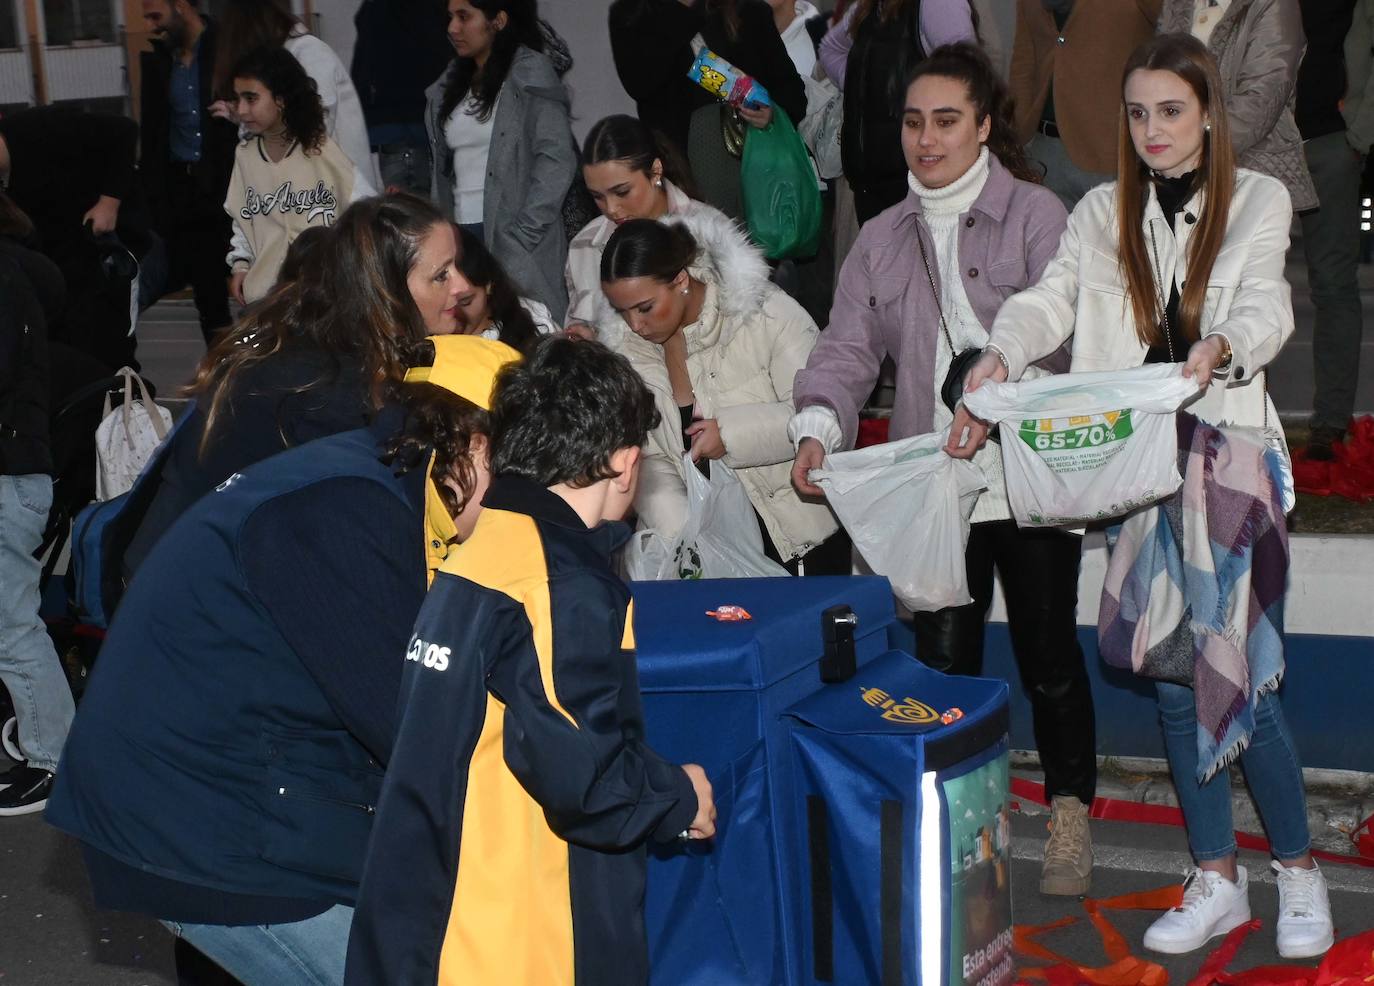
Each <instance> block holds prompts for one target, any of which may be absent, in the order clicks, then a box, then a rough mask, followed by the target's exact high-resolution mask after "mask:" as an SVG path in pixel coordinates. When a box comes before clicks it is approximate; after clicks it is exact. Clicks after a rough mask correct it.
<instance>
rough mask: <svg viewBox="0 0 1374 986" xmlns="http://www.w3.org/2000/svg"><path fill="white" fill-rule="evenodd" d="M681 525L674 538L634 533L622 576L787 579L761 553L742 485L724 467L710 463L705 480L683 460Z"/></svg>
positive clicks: (782, 570)
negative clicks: (684, 483)
mask: <svg viewBox="0 0 1374 986" xmlns="http://www.w3.org/2000/svg"><path fill="white" fill-rule="evenodd" d="M683 468H684V470H685V471H686V480H687V520H686V522H685V523H684V524H683V525H682V530H681V531H680V532H679V533H678V536H677V537H676V538H667V537H664V536H663V535H662V534H660V533H659V532H658V531H655V530H653V529H648V530H642V531H636V532H635V534H634V537H632V538H631V539H630V542H629V544H627V545H626V546H625V549H624V555H623V564H624V567H625V577H626V578H628V579H633V580H635V581H642V582H655V581H663V580H666V579H751V578H772V577H774V576H779V575H788V574H789V573H788V571H787V569H785V568H783V567H782V566H781V565H779V564H778V563H777V562H775V561H773V560H772V559H770V558H769V557H768V556H767V555H765V554H764V553H763V535H762V534H760V533H759V525H758V520H757V519H756V518H755V516H754V507H753V504H751V503H750V502H749V494H748V493H747V492H746V491H745V489H744V484H742V483H741V482H740V481H739V477H738V476H736V475H735V471H734V470H733V469H731V468H730V467H729V466H727V465H725V464H724V463H722V462H720V461H719V460H716V461H713V462H712V463H711V465H710V469H711V476H710V478H709V479H708V478H707V477H705V476H703V475H702V474H701V472H700V471H699V470H698V469H697V467H696V464H695V463H694V462H692V459H691V456H690V454H684V455H683Z"/></svg>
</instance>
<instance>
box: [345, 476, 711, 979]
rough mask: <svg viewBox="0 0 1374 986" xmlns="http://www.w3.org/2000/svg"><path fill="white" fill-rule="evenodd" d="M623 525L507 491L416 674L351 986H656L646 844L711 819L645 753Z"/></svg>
mask: <svg viewBox="0 0 1374 986" xmlns="http://www.w3.org/2000/svg"><path fill="white" fill-rule="evenodd" d="M627 533H628V532H627V530H626V528H625V527H624V525H621V524H601V525H598V526H597V527H595V528H591V529H589V528H587V527H586V525H584V524H583V523H582V520H581V519H580V518H579V517H578V516H577V514H576V513H575V512H574V511H573V510H572V508H571V507H570V506H569V505H568V504H567V503H566V502H565V501H563V500H562V499H561V498H559V497H558V496H556V495H555V494H553V493H551V492H549V491H548V490H546V489H543V488H542V487H539V486H536V485H534V484H533V483H531V482H529V481H527V480H524V479H519V478H512V477H498V478H497V479H496V480H495V481H494V482H493V483H492V486H491V488H490V489H489V491H488V492H487V495H486V498H485V499H484V500H483V511H482V514H481V516H480V517H479V518H478V521H477V527H476V530H475V531H474V532H473V534H472V536H471V537H470V538H469V539H468V540H467V541H465V542H464V543H463V544H462V545H460V546H458V547H457V548H455V549H454V550H453V551H452V552H451V553H450V554H449V556H448V558H447V560H445V562H444V564H443V565H442V566H441V568H440V570H439V574H438V576H437V577H436V578H435V580H434V584H433V586H432V587H431V589H430V592H429V595H428V596H427V597H426V601H425V603H424V605H423V607H422V608H421V610H420V615H419V617H418V618H417V620H416V623H415V632H414V634H413V635H412V636H411V639H410V645H409V647H408V649H407V651H406V655H405V670H404V672H403V678H402V684H401V698H400V708H399V722H400V725H399V728H398V731H397V735H396V741H395V745H394V748H393V754H392V759H391V761H390V763H389V765H388V769H387V775H386V780H385V782H384V784H383V789H382V798H381V802H380V804H379V807H378V814H377V821H376V825H375V827H374V830H373V836H372V842H371V845H370V847H369V851H368V859H367V864H366V867H365V868H364V873H363V884H362V889H361V892H360V896H359V900H358V905H357V910H356V912H355V914H354V918H353V928H352V934H351V936H350V939H349V948H348V967H347V972H346V975H345V982H346V983H347V984H350V986H361V984H375V986H383V984H385V986H414V984H421V983H426V984H428V983H441V984H453V986H458V984H462V986H487V984H498V983H499V984H501V986H536V984H537V986H572V984H577V986H617V984H627V986H628V984H642V983H644V982H646V981H647V979H648V954H647V945H646V941H645V933H644V922H643V911H642V908H643V896H644V868H645V856H644V843H645V842H646V841H647V840H648V839H650V838H654V839H658V840H661V841H667V840H671V839H673V838H674V837H675V836H677V835H678V834H679V833H680V832H682V831H683V830H684V829H686V828H687V827H688V825H689V824H690V823H691V821H692V818H693V817H694V816H695V814H696V810H697V800H696V796H695V793H694V791H693V789H692V786H691V782H690V780H689V779H688V777H687V775H686V773H685V772H684V771H682V770H681V769H680V768H679V767H676V766H674V765H672V764H669V763H667V762H666V761H664V760H663V759H662V758H661V757H659V756H658V755H657V754H656V753H655V752H654V751H653V750H652V749H650V748H649V746H648V745H647V744H646V743H645V740H644V723H643V716H642V711H641V703H640V696H639V682H638V677H637V673H636V669H635V663H634V657H633V653H632V648H633V646H634V644H633V632H632V630H631V623H632V620H631V616H630V599H629V592H628V591H627V590H626V588H625V585H624V583H622V582H621V581H620V580H619V579H618V578H617V577H616V576H615V575H614V574H613V573H612V571H611V553H612V552H613V551H614V550H615V549H616V548H618V547H619V546H620V544H621V543H623V542H624V540H625V538H626V536H627Z"/></svg>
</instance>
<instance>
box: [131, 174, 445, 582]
mask: <svg viewBox="0 0 1374 986" xmlns="http://www.w3.org/2000/svg"><path fill="white" fill-rule="evenodd" d="M456 250H457V246H456V243H455V240H454V237H453V226H452V224H451V223H449V222H448V221H446V220H445V219H444V217H443V216H441V215H440V214H439V213H438V211H436V210H435V208H434V207H433V206H432V205H430V204H429V203H428V202H426V201H424V200H423V199H418V198H415V197H414V196H411V195H403V194H400V195H387V196H384V197H380V198H372V199H366V200H364V201H362V202H359V203H357V204H356V205H354V206H351V207H350V208H349V209H348V210H347V211H345V212H344V214H343V216H342V217H340V219H339V222H338V223H337V224H336V225H335V226H334V227H333V228H332V229H331V230H330V231H329V235H328V238H327V240H326V242H325V243H323V244H321V246H320V250H319V253H320V256H318V257H317V258H316V259H314V260H312V261H310V262H309V263H307V264H306V267H305V270H306V276H304V277H301V278H300V279H299V280H297V281H294V282H291V283H287V284H283V285H281V286H280V287H278V288H276V289H275V290H274V291H273V292H272V293H271V294H269V295H268V296H267V298H266V299H264V301H263V302H262V304H261V305H258V306H256V307H255V308H254V309H252V310H251V311H250V312H249V313H248V315H247V317H246V318H244V320H243V321H241V322H240V323H239V325H238V327H237V329H236V330H235V331H234V332H232V333H227V334H226V335H225V336H224V337H223V338H221V340H220V341H219V343H218V344H217V345H216V346H215V347H214V348H213V349H211V350H210V352H209V353H207V354H206V356H205V358H204V359H203V360H201V363H200V365H199V366H198V367H197V368H196V374H195V377H194V379H193V380H192V382H191V385H190V387H189V388H188V389H187V396H189V397H193V398H195V401H196V405H195V408H194V409H193V410H191V411H190V412H189V413H190V414H191V415H192V418H191V420H190V421H188V422H187V423H186V424H185V426H183V427H182V428H181V429H180V430H179V431H178V432H177V434H176V436H175V437H174V438H173V439H172V445H171V447H170V448H169V449H168V453H167V461H166V463H165V464H164V465H163V468H162V473H161V475H160V477H159V480H158V482H159V488H158V491H157V494H156V497H155V499H154V500H153V502H152V505H151V506H150V507H149V509H148V512H147V514H146V516H145V518H144V519H143V522H142V524H141V525H140V526H139V529H138V532H137V534H136V535H135V537H134V539H133V543H132V544H131V545H130V547H129V550H128V553H127V555H126V557H125V569H126V571H128V572H130V573H132V572H133V571H134V570H135V569H136V568H137V567H138V565H139V564H140V563H141V561H142V559H143V558H144V556H146V555H147V553H148V551H149V550H150V549H151V548H152V546H153V544H154V543H155V542H156V541H157V539H158V538H159V537H160V536H161V535H162V532H163V531H165V530H166V529H167V528H168V527H169V526H171V524H172V523H173V522H174V521H175V520H176V519H177V517H179V516H181V514H182V513H183V512H184V511H185V510H186V508H187V507H189V506H190V505H191V504H192V503H194V502H195V501H196V500H198V499H200V497H202V496H204V495H205V494H206V493H208V492H209V491H210V490H212V489H214V488H215V486H217V485H218V484H219V483H221V482H223V481H224V480H225V479H226V478H228V477H229V476H231V475H233V474H234V473H236V472H240V471H242V470H243V469H244V468H246V467H247V466H249V465H251V464H253V463H254V462H257V461H259V460H261V459H265V458H267V457H269V456H271V455H275V454H276V453H278V452H280V451H282V450H283V449H286V448H290V447H292V446H295V445H301V444H304V443H305V442H308V441H311V440H312V439H315V438H320V437H322V436H325V435H332V434H335V433H336V432H340V431H347V430H348V429H350V428H360V427H362V426H363V425H365V424H366V423H367V422H368V421H369V420H371V418H372V416H373V415H374V414H375V413H376V411H377V409H378V408H380V407H381V406H382V405H383V403H384V402H385V401H386V399H387V397H388V395H389V394H390V392H391V391H392V390H393V389H394V388H395V387H396V386H397V385H398V384H399V383H400V381H401V378H402V377H403V375H404V374H405V369H406V366H407V365H408V364H409V362H410V360H411V354H412V350H413V348H414V346H415V344H417V343H420V342H422V341H423V340H424V339H425V337H426V336H427V335H431V334H442V333H446V332H448V333H451V332H452V331H453V326H454V324H455V320H456V313H455V309H456V305H457V297H458V289H459V286H460V283H461V281H460V278H459V277H458V276H457V271H456V269H455V260H454V254H455V253H456Z"/></svg>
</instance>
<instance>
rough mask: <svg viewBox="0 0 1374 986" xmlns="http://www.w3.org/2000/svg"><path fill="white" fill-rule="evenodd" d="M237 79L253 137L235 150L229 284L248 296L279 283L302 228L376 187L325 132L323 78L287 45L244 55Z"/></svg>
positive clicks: (328, 220)
mask: <svg viewBox="0 0 1374 986" xmlns="http://www.w3.org/2000/svg"><path fill="white" fill-rule="evenodd" d="M233 84H234V95H235V99H236V100H237V105H238V115H239V123H240V125H241V126H242V127H243V128H244V130H246V131H247V133H248V137H247V138H246V139H244V140H243V141H241V142H240V143H239V146H238V149H237V150H236V151H235V152H234V171H233V174H232V175H231V176H230V178H229V192H228V194H227V196H226V197H225V200H224V211H225V212H227V213H229V218H230V220H231V221H232V223H233V228H234V234H233V238H232V240H231V241H230V246H229V256H228V258H227V260H228V263H229V267H230V270H231V271H232V272H233V273H232V274H231V276H230V280H229V290H230V292H231V293H232V294H233V296H234V297H235V298H236V299H238V301H239V303H240V304H244V303H247V302H252V301H257V300H258V299H259V298H262V297H263V296H264V295H266V294H267V292H268V291H269V290H271V288H272V285H273V284H275V283H276V281H277V271H278V269H279V268H280V267H281V263H282V260H283V259H284V258H285V257H286V250H287V248H288V247H289V246H290V245H291V241H292V240H294V239H295V238H296V236H297V235H298V234H299V233H300V232H301V231H302V230H304V229H307V228H309V227H310V226H329V225H332V224H333V222H334V220H335V219H336V218H337V217H338V215H339V213H341V212H342V211H343V210H344V208H345V207H346V206H347V205H348V204H349V203H350V202H353V201H354V200H356V199H360V198H364V197H366V196H368V195H372V194H374V192H373V189H372V187H371V186H370V185H369V184H368V183H367V179H366V178H364V177H363V175H362V173H361V172H359V171H358V169H357V168H356V167H355V166H354V164H353V162H352V161H350V160H349V159H348V158H347V156H345V154H344V152H343V151H342V150H340V149H339V145H338V144H336V143H334V141H333V139H332V138H331V137H330V136H329V135H328V134H327V133H326V132H325V125H324V108H323V106H322V105H321V104H320V96H319V93H318V92H316V91H315V83H314V82H313V81H312V80H311V78H310V76H308V75H306V74H305V69H303V68H301V64H300V62H298V61H296V59H295V58H294V57H292V55H291V53H290V52H288V51H287V50H286V49H285V48H263V49H261V50H259V51H255V52H253V53H251V54H249V55H246V56H245V57H243V58H241V59H240V60H239V61H238V63H237V64H236V65H235V66H234V69H233Z"/></svg>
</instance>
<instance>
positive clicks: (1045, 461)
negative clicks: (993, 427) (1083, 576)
mask: <svg viewBox="0 0 1374 986" xmlns="http://www.w3.org/2000/svg"><path fill="white" fill-rule="evenodd" d="M1197 392H1198V387H1197V384H1196V383H1195V382H1194V381H1192V380H1189V379H1187V378H1185V377H1184V376H1183V371H1182V367H1181V366H1180V365H1178V364H1171V363H1160V364H1151V365H1148V366H1140V367H1136V368H1135V369H1130V370H1113V371H1109V372H1104V373H1066V374H1059V375H1057V376H1051V377H1042V378H1041V379H1039V380H1029V381H1023V382H1022V383H985V384H983V385H982V386H981V387H979V388H978V389H977V390H976V391H974V392H973V393H971V394H965V395H964V404H965V406H967V407H968V409H969V411H970V412H971V413H973V414H975V415H977V416H978V417H980V418H982V419H983V420H984V421H994V422H999V423H1001V425H1002V462H1003V464H1004V466H1005V467H1006V477H1007V499H1008V500H1009V501H1010V502H1011V512H1012V513H1013V514H1014V515H1015V517H1016V520H1017V523H1019V524H1021V526H1023V527H1055V526H1060V525H1071V524H1078V523H1082V522H1084V521H1094V520H1108V519H1110V518H1113V517H1120V516H1122V515H1123V514H1128V513H1130V512H1131V511H1132V510H1136V509H1138V508H1140V507H1143V506H1145V505H1146V504H1150V503H1154V502H1155V501H1157V500H1162V499H1164V498H1165V497H1167V496H1169V495H1171V494H1172V493H1174V491H1176V490H1177V489H1178V488H1179V486H1181V485H1182V483H1183V477H1182V476H1180V475H1179V472H1178V432H1177V430H1176V427H1175V422H1174V412H1175V411H1177V410H1178V409H1179V407H1180V406H1181V405H1182V404H1183V403H1184V402H1185V401H1187V400H1188V399H1189V398H1191V397H1193V396H1195V395H1196V394H1197Z"/></svg>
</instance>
